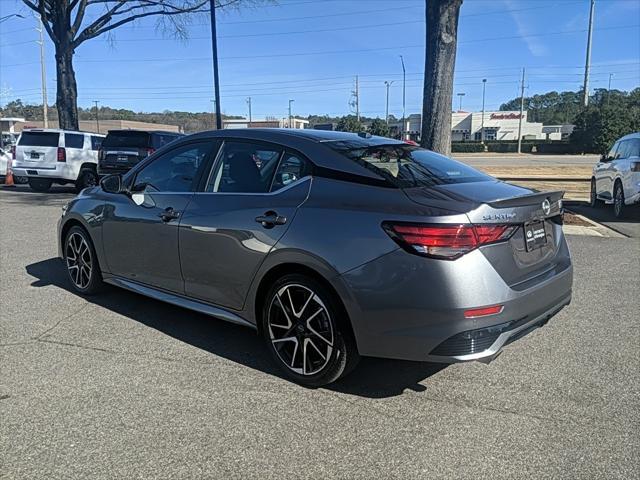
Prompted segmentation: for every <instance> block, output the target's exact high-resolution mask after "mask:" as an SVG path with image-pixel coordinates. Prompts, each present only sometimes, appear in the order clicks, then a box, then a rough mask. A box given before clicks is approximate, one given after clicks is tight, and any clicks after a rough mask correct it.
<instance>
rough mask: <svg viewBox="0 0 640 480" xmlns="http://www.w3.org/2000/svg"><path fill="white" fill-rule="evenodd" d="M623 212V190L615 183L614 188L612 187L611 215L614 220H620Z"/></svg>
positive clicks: (618, 183) (624, 209) (620, 185)
mask: <svg viewBox="0 0 640 480" xmlns="http://www.w3.org/2000/svg"><path fill="white" fill-rule="evenodd" d="M625 211H626V208H625V204H624V189H623V188H622V183H620V182H619V181H617V182H616V185H615V187H613V214H614V215H615V216H616V218H622V217H624V214H625Z"/></svg>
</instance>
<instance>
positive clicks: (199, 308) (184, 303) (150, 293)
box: [104, 275, 257, 330]
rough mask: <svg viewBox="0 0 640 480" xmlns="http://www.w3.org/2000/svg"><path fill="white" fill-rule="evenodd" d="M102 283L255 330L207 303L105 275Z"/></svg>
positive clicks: (239, 319) (245, 321)
mask: <svg viewBox="0 0 640 480" xmlns="http://www.w3.org/2000/svg"><path fill="white" fill-rule="evenodd" d="M104 281H105V282H106V283H109V284H111V285H114V286H116V287H120V288H124V289H125V290H129V291H132V292H135V293H139V294H141V295H144V296H145V297H150V298H153V299H155V300H160V301H161V302H166V303H170V304H172V305H176V306H178V307H182V308H187V309H189V310H193V311H195V312H199V313H204V314H205V315H209V316H210V317H215V318H219V319H220V320H224V321H226V322H231V323H235V324H237V325H242V326H244V327H249V328H252V329H254V330H256V329H257V328H256V326H255V325H254V324H253V323H251V322H248V321H247V320H245V319H244V318H242V317H240V316H239V315H236V314H235V313H232V312H229V311H228V310H225V309H223V308H220V307H214V306H213V305H209V304H207V303H203V302H199V301H197V300H193V299H190V298H186V297H183V296H181V295H176V294H174V293H169V292H166V291H164V290H159V289H156V288H153V287H149V286H147V285H142V284H140V283H137V282H133V281H131V280H127V279H124V278H120V277H115V276H110V275H105V276H104Z"/></svg>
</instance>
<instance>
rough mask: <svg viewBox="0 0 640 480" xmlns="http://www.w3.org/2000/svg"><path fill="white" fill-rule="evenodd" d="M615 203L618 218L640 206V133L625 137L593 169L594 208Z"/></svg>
mask: <svg viewBox="0 0 640 480" xmlns="http://www.w3.org/2000/svg"><path fill="white" fill-rule="evenodd" d="M602 203H606V204H613V213H614V214H615V216H616V217H617V218H622V217H624V215H625V213H626V211H627V209H628V208H629V207H630V206H632V205H636V206H637V205H638V204H639V203H640V133H632V134H630V135H625V136H624V137H622V138H620V139H619V140H618V141H617V142H615V143H614V144H613V147H611V150H609V153H607V154H606V155H603V156H602V158H601V159H600V161H599V162H598V163H597V164H596V165H595V166H594V167H593V176H592V177H591V206H592V207H594V208H595V207H599V206H600V205H601V204H602Z"/></svg>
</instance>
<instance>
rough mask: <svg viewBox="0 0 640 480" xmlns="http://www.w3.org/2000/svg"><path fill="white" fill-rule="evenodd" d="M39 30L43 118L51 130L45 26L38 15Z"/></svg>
mask: <svg viewBox="0 0 640 480" xmlns="http://www.w3.org/2000/svg"><path fill="white" fill-rule="evenodd" d="M37 18H38V28H36V30H37V31H38V33H39V34H40V41H39V42H36V43H37V44H38V45H40V77H41V80H42V118H43V120H44V122H43V125H44V128H49V111H48V110H49V108H48V106H47V69H46V67H45V64H44V35H43V31H44V26H43V25H42V17H41V16H40V15H39V14H38V15H37Z"/></svg>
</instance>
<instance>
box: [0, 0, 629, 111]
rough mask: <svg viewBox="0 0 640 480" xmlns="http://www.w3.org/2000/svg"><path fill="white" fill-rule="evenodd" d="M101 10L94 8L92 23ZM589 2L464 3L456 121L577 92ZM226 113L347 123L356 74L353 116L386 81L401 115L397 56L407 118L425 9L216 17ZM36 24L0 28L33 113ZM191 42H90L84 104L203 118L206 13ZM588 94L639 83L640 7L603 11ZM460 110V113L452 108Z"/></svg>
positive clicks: (158, 38)
mask: <svg viewBox="0 0 640 480" xmlns="http://www.w3.org/2000/svg"><path fill="white" fill-rule="evenodd" d="M15 12H18V13H21V14H24V15H25V16H28V15H29V11H28V10H27V8H26V7H24V6H23V5H22V3H21V2H19V1H17V0H0V16H4V15H8V14H11V13H15ZM97 13H98V11H97V10H93V11H92V10H88V13H87V15H88V16H89V17H90V18H91V17H95V16H96V15H97ZM588 13H589V0H465V1H464V3H463V6H462V9H461V19H460V26H459V36H458V40H459V44H458V54H457V60H456V78H455V86H454V91H455V93H465V96H464V97H463V109H464V110H479V109H480V108H481V95H482V79H483V78H486V79H487V94H486V108H487V109H497V108H498V107H499V105H500V104H501V103H502V102H504V101H507V100H509V99H512V98H514V97H516V96H518V95H519V78H520V70H521V68H522V67H526V69H527V79H526V82H525V83H526V85H527V90H526V94H527V95H531V94H534V93H541V92H546V91H549V90H558V91H562V90H577V89H578V88H579V87H580V86H581V84H582V75H583V68H584V67H583V65H584V60H585V44H586V31H585V30H586V28H587V19H588ZM218 24H219V25H218V32H219V44H218V45H219V55H220V81H221V95H222V100H221V105H222V110H223V112H225V113H227V114H235V115H246V114H247V104H246V97H248V96H251V97H252V106H253V116H254V118H259V117H264V116H266V115H273V116H279V117H280V116H284V115H286V114H287V106H288V100H289V99H294V100H295V102H294V106H293V110H294V113H296V114H299V115H307V114H314V113H315V114H329V115H345V114H348V113H350V112H351V111H352V108H351V107H350V106H349V100H350V97H351V90H352V89H353V83H354V77H355V75H359V78H360V87H361V96H360V110H361V113H362V114H364V115H367V116H380V117H383V116H384V108H385V86H384V81H385V80H387V81H393V82H394V83H393V84H392V86H391V94H390V113H393V114H395V115H396V116H400V115H401V114H402V69H401V64H400V58H399V55H403V56H404V59H405V64H406V70H407V113H414V112H418V111H419V110H420V105H421V99H422V93H421V92H422V88H421V85H422V72H423V70H424V48H423V44H424V0H316V1H309V0H280V1H278V2H277V3H270V4H269V3H267V4H262V5H261V6H255V7H250V8H244V9H240V10H230V11H227V12H223V13H221V14H219V17H218ZM35 25H36V23H35V20H33V19H32V18H31V17H30V16H29V17H28V18H26V19H17V18H12V19H10V20H8V21H5V22H3V23H2V24H0V91H1V92H2V97H1V98H0V101H1V102H2V104H4V103H6V102H7V101H9V100H12V99H15V98H22V99H23V100H24V101H27V102H31V103H39V102H40V68H39V48H38V45H37V44H36V43H35V40H36V39H37V35H38V34H37V32H36V31H35V30H34V27H35ZM189 32H190V37H191V39H190V40H189V41H187V42H183V41H178V40H175V39H174V38H173V37H172V36H171V35H163V34H162V32H159V31H157V29H156V27H155V20H152V19H145V20H142V21H139V22H138V23H136V24H133V25H132V24H130V25H127V26H125V27H122V28H120V29H118V30H117V31H115V34H114V35H113V37H112V38H107V37H100V38H97V39H93V40H89V41H88V42H86V43H85V44H83V45H81V46H80V47H79V48H78V49H77V54H76V60H75V70H76V73H77V79H78V92H79V98H78V103H79V105H80V106H84V107H88V106H91V105H93V103H92V102H93V100H98V101H100V104H101V105H109V106H112V107H116V108H128V109H132V110H136V111H162V110H165V109H168V110H187V111H211V108H212V101H211V99H212V98H213V94H212V93H211V92H212V86H211V84H212V67H211V60H210V59H211V44H210V40H209V26H208V23H207V16H206V15H202V16H198V17H194V18H193V19H192V25H191V26H190V27H189ZM593 42H594V43H593V54H592V63H593V69H592V80H591V88H606V86H607V83H608V79H609V74H610V73H613V74H614V76H613V81H612V88H618V89H623V90H629V89H632V88H635V87H638V86H640V1H639V0H597V2H596V14H595V31H594V40H593ZM46 57H47V61H46V63H47V74H48V82H47V83H48V90H49V92H48V98H49V103H53V102H54V101H55V81H54V79H55V66H54V58H53V46H52V44H51V43H50V41H48V39H47V41H46ZM454 98H455V100H454V106H455V108H457V107H458V101H457V97H455V96H454Z"/></svg>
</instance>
